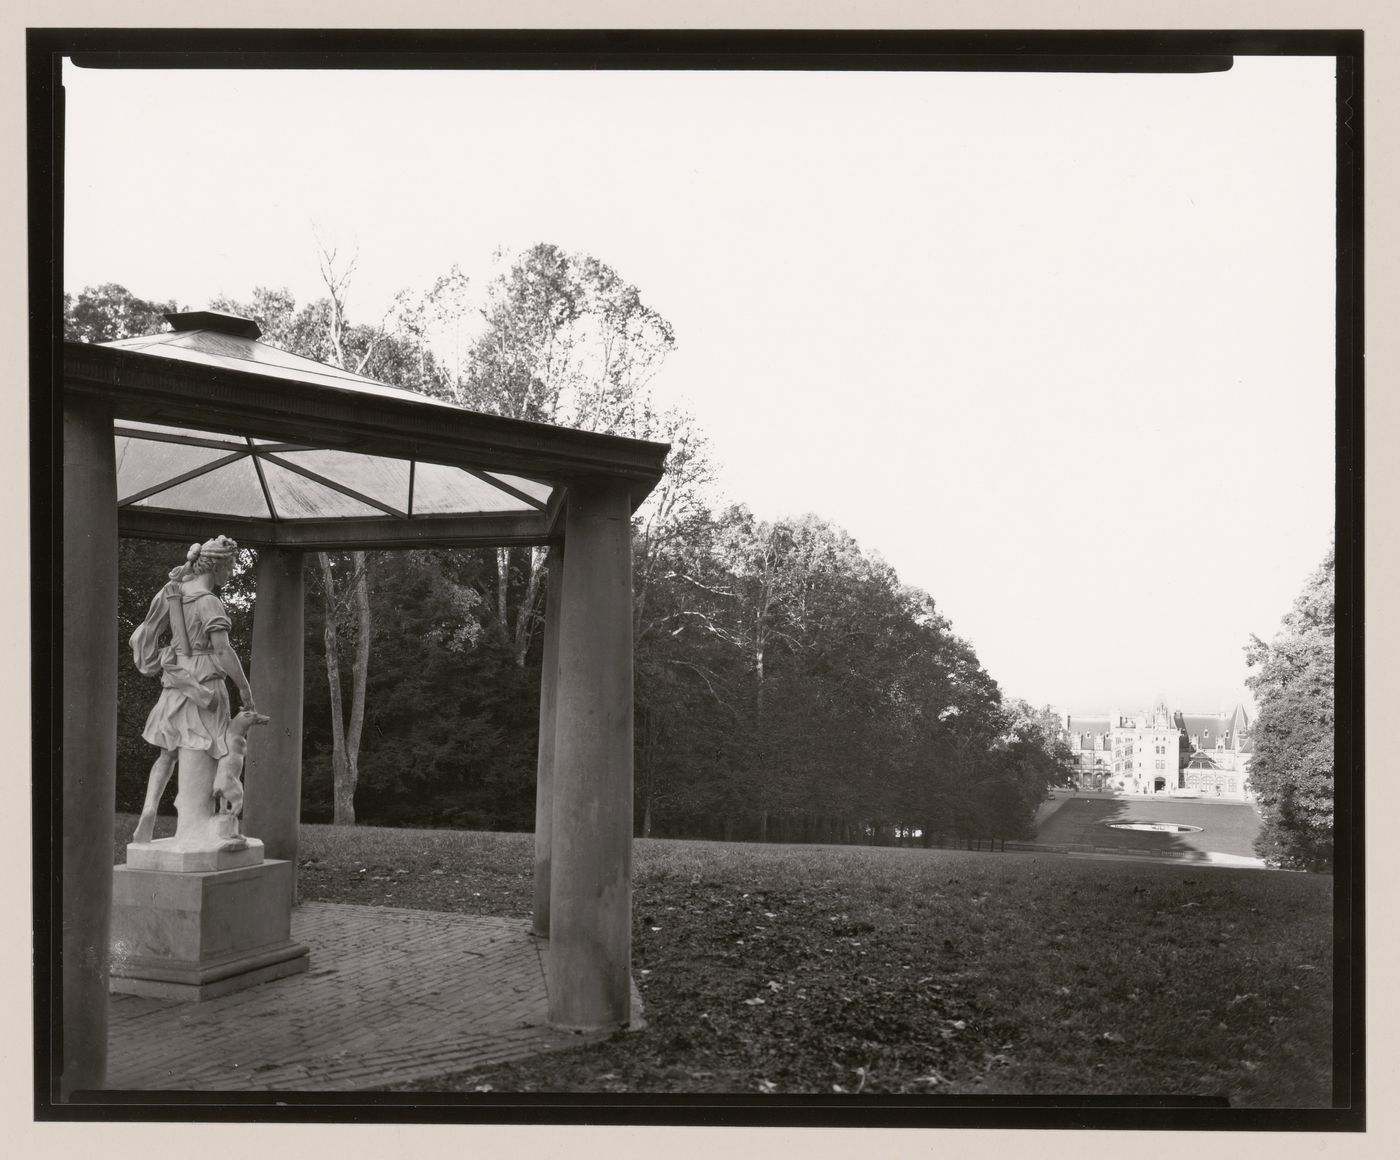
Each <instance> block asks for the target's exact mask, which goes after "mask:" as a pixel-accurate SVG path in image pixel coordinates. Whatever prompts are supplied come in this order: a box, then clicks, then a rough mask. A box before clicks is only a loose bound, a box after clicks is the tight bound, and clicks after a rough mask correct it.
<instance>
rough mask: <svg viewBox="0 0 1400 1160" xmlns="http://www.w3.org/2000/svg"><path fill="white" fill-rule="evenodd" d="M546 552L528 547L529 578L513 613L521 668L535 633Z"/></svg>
mask: <svg viewBox="0 0 1400 1160" xmlns="http://www.w3.org/2000/svg"><path fill="white" fill-rule="evenodd" d="M503 550H504V549H503ZM548 554H549V549H548V548H531V549H530V578H529V580H528V581H527V582H526V585H525V599H523V600H522V601H521V602H520V609H519V611H518V612H516V614H515V663H516V666H517V667H519V668H522V669H523V668H524V667H525V655H526V654H527V653H528V652H529V651H530V641H531V640H532V639H533V637H534V635H535V623H536V620H537V617H536V616H535V605H537V604H538V603H539V602H540V597H541V595H542V594H543V592H544V587H543V585H542V584H541V583H540V581H541V579H542V578H543V576H544V567H545V559H546V557H547V556H548Z"/></svg>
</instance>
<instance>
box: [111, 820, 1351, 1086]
mask: <svg viewBox="0 0 1400 1160" xmlns="http://www.w3.org/2000/svg"><path fill="white" fill-rule="evenodd" d="M134 821H135V819H134V818H132V817H129V816H128V817H123V818H119V819H118V835H117V839H118V852H119V857H120V851H121V848H122V847H123V846H124V843H125V841H126V840H127V835H129V834H130V832H131V828H132V826H133V825H134ZM162 825H163V827H166V832H168V827H169V821H168V820H167V819H162ZM157 832H158V833H160V832H162V831H161V830H158V831H157ZM1128 832H1131V831H1128ZM532 849H533V839H532V838H531V837H530V836H529V835H523V834H482V833H468V832H459V831H429V830H387V829H378V828H373V827H357V828H355V829H354V830H340V831H337V830H335V829H333V828H332V827H329V826H304V827H303V828H302V866H301V870H300V884H301V895H302V898H303V899H304V900H307V901H317V900H324V901H334V902H358V903H364V904H369V905H374V904H382V905H391V906H406V907H419V908H423V909H431V910H455V911H459V912H474V913H483V914H498V915H505V916H517V917H520V918H524V917H526V916H527V915H528V914H529V910H530V905H531V896H532V889H533V888H532V878H531V874H532V869H531V868H532V860H533V855H532ZM1331 893H1332V880H1331V879H1330V878H1329V877H1321V876H1305V875H1299V874H1285V873H1280V872H1271V871H1261V870H1236V869H1227V868H1220V867H1193V866H1191V865H1189V864H1181V865H1162V864H1155V863H1147V862H1132V861H1126V860H1125V861H1122V862H1114V861H1110V860H1101V861H1088V860H1080V859H1072V858H1068V857H1065V856H1063V855H1056V854H1034V853H1005V854H991V853H976V852H967V851H951V850H947V851H945V850H911V849H876V848H869V847H832V846H777V845H754V844H741V843H717V842H681V841H640V840H639V841H638V842H637V843H636V849H635V873H634V895H633V915H634V923H633V971H634V975H635V977H636V980H637V983H638V986H639V988H640V990H641V992H642V995H643V998H644V1001H645V1004H646V1019H647V1028H646V1030H644V1031H642V1032H640V1033H619V1034H617V1035H615V1036H613V1037H611V1038H610V1039H607V1040H605V1041H603V1042H601V1043H598V1044H595V1045H592V1046H587V1047H582V1048H579V1049H577V1050H574V1051H568V1052H561V1053H554V1054H550V1055H544V1056H539V1057H536V1058H534V1059H531V1060H527V1061H523V1062H521V1063H517V1064H513V1065H510V1066H504V1067H496V1068H492V1069H490V1070H486V1071H478V1072H476V1073H471V1074H464V1075H458V1076H451V1077H446V1078H443V1079H436V1080H433V1081H430V1082H424V1083H420V1084H415V1085H411V1087H409V1088H403V1089H400V1090H420V1091H474V1090H481V1089H483V1088H489V1089H491V1090H495V1091H595V1092H596V1091H602V1092H623V1093H625V1092H665V1093H670V1092H750V1093H752V1092H760V1091H764V1092H819V1093H830V1092H833V1091H836V1092H851V1093H855V1092H865V1093H876V1092H879V1093H929V1094H959V1093H975V1094H994V1093H1005V1094H1033V1095H1055V1094H1081V1095H1089V1094H1104V1093H1134V1094H1144V1095H1147V1094H1185V1095H1223V1096H1226V1097H1228V1098H1229V1099H1230V1101H1231V1103H1232V1104H1233V1105H1235V1106H1326V1105H1327V1104H1328V1103H1329V1100H1330V1085H1331V1019H1332V1011H1331V932H1332V920H1331V905H1332V903H1331Z"/></svg>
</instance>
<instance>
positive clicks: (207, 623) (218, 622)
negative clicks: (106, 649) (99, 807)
mask: <svg viewBox="0 0 1400 1160" xmlns="http://www.w3.org/2000/svg"><path fill="white" fill-rule="evenodd" d="M172 598H173V599H176V600H178V601H179V602H180V608H181V610H182V611H183V613H184V621H185V632H186V635H187V637H188V639H189V652H188V653H184V652H180V651H177V644H178V641H176V640H172V641H171V642H170V643H169V644H167V645H165V647H163V648H157V647H156V646H157V639H156V638H157V637H158V636H159V634H160V629H161V628H163V627H164V626H165V625H166V624H168V623H169V619H168V616H162V615H161V606H162V605H165V603H166V601H168V600H170V599H172ZM229 627H230V626H229V618H228V613H227V612H225V611H224V605H223V601H221V600H220V599H219V598H218V597H217V596H215V595H214V594H213V593H212V592H200V593H196V594H194V595H187V594H185V593H184V592H182V591H180V589H179V585H178V584H175V583H171V584H167V585H166V586H165V587H164V588H163V589H161V591H160V592H158V593H156V596H155V599H154V600H153V601H152V602H151V611H150V614H148V615H147V617H146V623H145V624H143V625H142V626H141V627H140V628H138V629H137V630H136V632H135V633H134V634H133V635H132V638H131V646H132V652H133V654H134V656H135V659H136V666H137V668H139V669H140V670H141V671H142V672H144V673H148V674H150V675H152V676H153V675H155V673H156V672H159V673H160V674H161V680H160V684H161V690H160V700H158V701H157V702H156V703H155V707H154V708H153V709H152V710H151V713H150V716H149V717H147V718H146V727H145V729H144V730H142V733H141V736H142V737H144V738H145V739H146V740H147V741H149V742H150V743H151V744H152V745H155V746H158V747H160V748H161V749H205V750H208V752H209V756H210V757H212V758H214V759H216V760H217V759H218V758H221V757H223V756H224V755H225V754H226V753H228V745H227V742H226V741H225V737H226V735H227V733H228V726H229V699H228V687H227V686H226V685H225V684H224V673H223V670H222V669H220V668H219V663H218V660H217V659H216V658H215V656H214V649H213V647H212V646H211V644H210V643H209V634H210V633H211V632H213V631H214V630H215V629H220V628H222V629H224V630H225V631H228V629H229Z"/></svg>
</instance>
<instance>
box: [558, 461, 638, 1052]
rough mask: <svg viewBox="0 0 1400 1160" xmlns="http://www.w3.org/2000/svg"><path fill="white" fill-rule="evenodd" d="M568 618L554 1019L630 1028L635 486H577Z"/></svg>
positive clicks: (562, 647) (569, 536)
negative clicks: (631, 492)
mask: <svg viewBox="0 0 1400 1160" xmlns="http://www.w3.org/2000/svg"><path fill="white" fill-rule="evenodd" d="M565 521H566V522H565V542H566V544H567V553H568V555H567V559H568V563H567V565H566V567H565V569H564V583H563V593H562V595H563V599H562V601H561V604H562V609H561V611H562V613H563V616H562V618H561V620H560V624H559V645H558V648H559V666H558V682H559V685H558V700H557V704H556V709H555V714H556V727H555V751H554V834H553V837H554V843H553V845H554V852H553V865H552V873H551V878H550V922H549V926H550V937H549V1020H550V1022H551V1023H552V1024H554V1025H555V1026H558V1027H567V1028H577V1029H585V1030H593V1029H598V1028H604V1027H620V1026H622V1025H624V1024H625V1023H626V1022H627V1020H628V1015H629V1012H630V1005H631V951H632V914H631V911H632V883H631V873H632V536H631V505H630V503H629V502H628V495H627V489H626V485H625V484H623V483H622V482H620V481H617V480H599V481H591V480H590V481H584V482H581V483H575V484H571V485H570V486H569V496H568V510H567V513H566V517H565Z"/></svg>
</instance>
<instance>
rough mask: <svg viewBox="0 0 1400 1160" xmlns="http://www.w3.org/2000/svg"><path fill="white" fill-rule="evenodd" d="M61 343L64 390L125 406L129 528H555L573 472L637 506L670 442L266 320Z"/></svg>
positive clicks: (417, 542) (119, 411)
mask: <svg viewBox="0 0 1400 1160" xmlns="http://www.w3.org/2000/svg"><path fill="white" fill-rule="evenodd" d="M167 318H168V319H169V320H170V322H171V324H172V326H173V327H174V329H173V330H170V331H165V332H162V333H159V334H153V335H145V336H142V337H139V338H130V339H123V340H121V341H119V342H114V343H106V344H101V345H88V344H83V343H65V344H64V386H65V389H66V390H70V391H80V392H86V393H99V394H102V395H104V396H105V397H106V398H108V399H109V400H110V402H111V404H112V406H113V412H114V417H115V418H114V424H113V438H114V439H115V441H116V445H115V446H116V459H117V492H118V496H117V502H118V513H119V514H118V520H119V527H120V529H121V531H122V532H123V533H124V534H128V535H140V536H151V537H154V538H161V539H179V540H190V539H195V538H200V539H203V538H207V537H208V536H209V535H212V534H215V533H220V532H223V533H227V534H229V535H232V536H234V537H235V538H236V539H238V540H239V541H240V542H247V543H250V544H281V545H285V546H295V547H307V548H310V547H317V548H331V547H376V546H380V547H405V546H426V545H431V544H510V543H545V542H547V541H548V540H549V539H551V538H552V536H553V535H554V532H555V523H556V520H557V518H558V515H559V512H560V510H561V508H562V503H563V499H564V496H565V494H566V492H567V489H568V486H569V483H570V482H571V481H573V480H578V479H582V478H596V477H612V478H617V479H620V480H623V481H625V483H626V484H627V485H628V487H629V489H630V492H631V497H632V505H633V508H634V509H635V508H636V506H637V505H638V504H640V503H641V501H642V500H643V499H644V498H645V497H646V495H647V493H648V492H649V491H650V490H651V488H652V487H653V486H654V485H655V483H656V481H657V480H658V479H659V478H660V475H661V471H662V466H663V464H664V462H665V456H666V452H667V450H668V447H667V445H666V444H663V443H653V442H649V441H645V440H639V439H627V438H623V437H620V436H614V435H602V434H598V433H596V432H587V431H578V430H574V429H571V428H564V427H555V426H552V425H549V424H543V423H532V422H526V421H523V420H516V419H506V418H502V417H501V416H497V415H487V414H482V413H480V412H475V411H469V410H467V409H465V408H463V407H459V406H456V405H454V404H452V403H449V402H446V401H444V400H440V399H432V398H429V397H427V396H424V395H419V394H416V393H414V392H412V391H407V390H403V389H402V388H398V387H393V386H389V385H388V384H386V383H380V382H376V381H375V380H373V379H368V378H365V377H364V376H362V375H356V374H352V373H350V372H348V371H344V370H341V369H340V368H338V367H333V366H329V365H327V364H324V363H318V362H315V361H314V360H311V359H307V358H302V357H300V356H298V355H294V354H289V353H288V352H286V351H282V350H278V349H277V348H275V347H272V346H269V345H267V344H266V343H262V342H259V341H258V337H259V332H258V327H257V324H256V323H255V322H253V321H252V320H250V319H244V318H238V317H236V316H233V315H226V314H219V313H217V312H213V311H200V312H192V313H188V314H180V315H168V316H167Z"/></svg>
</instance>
